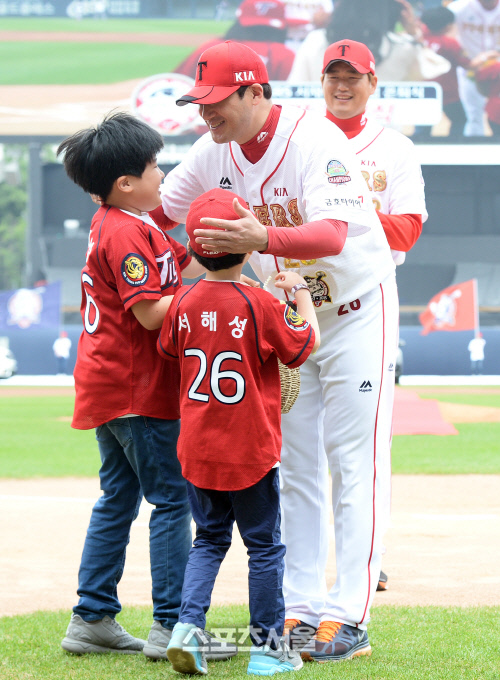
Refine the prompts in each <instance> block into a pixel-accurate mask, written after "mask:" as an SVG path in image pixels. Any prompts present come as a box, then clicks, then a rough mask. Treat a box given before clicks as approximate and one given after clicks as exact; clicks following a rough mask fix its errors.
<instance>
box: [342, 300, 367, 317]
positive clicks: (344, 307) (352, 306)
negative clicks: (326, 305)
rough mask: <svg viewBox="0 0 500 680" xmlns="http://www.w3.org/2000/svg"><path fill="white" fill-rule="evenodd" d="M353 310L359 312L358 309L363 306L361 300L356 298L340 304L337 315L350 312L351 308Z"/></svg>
mask: <svg viewBox="0 0 500 680" xmlns="http://www.w3.org/2000/svg"><path fill="white" fill-rule="evenodd" d="M348 307H349V308H350V310H352V311H353V312H357V311H358V309H360V307H361V302H360V301H359V300H354V301H353V302H349V304H348V305H340V307H339V308H338V311H337V316H344V314H349V311H350V310H349V309H348Z"/></svg>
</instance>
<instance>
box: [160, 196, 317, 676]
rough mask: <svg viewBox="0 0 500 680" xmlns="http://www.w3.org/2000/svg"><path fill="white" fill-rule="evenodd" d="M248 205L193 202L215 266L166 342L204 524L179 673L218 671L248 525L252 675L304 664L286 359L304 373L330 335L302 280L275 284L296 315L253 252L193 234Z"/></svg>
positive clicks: (183, 296) (170, 324) (196, 252)
mask: <svg viewBox="0 0 500 680" xmlns="http://www.w3.org/2000/svg"><path fill="white" fill-rule="evenodd" d="M237 202H239V203H240V204H241V205H242V206H245V205H246V203H245V201H244V200H243V199H242V198H240V197H239V196H236V195H235V194H233V193H232V192H230V191H228V190H223V189H213V190H211V191H208V192H206V193H204V194H202V195H201V196H199V198H197V199H196V200H195V201H193V203H192V204H191V208H190V210H189V213H188V215H187V220H186V231H187V233H188V236H189V238H190V248H191V253H192V254H193V256H194V258H195V259H196V260H198V262H200V263H201V264H203V265H204V267H205V268H206V269H208V270H209V271H208V273H207V277H206V279H204V280H201V281H198V282H197V283H195V284H194V285H192V286H189V287H186V288H182V289H181V290H180V291H178V292H177V293H176V294H175V296H174V299H173V302H172V305H171V307H170V309H169V312H168V314H167V316H166V317H165V321H164V323H163V327H162V330H161V333H160V338H159V340H158V351H159V352H160V354H161V355H162V356H163V357H165V358H174V359H178V360H179V365H180V370H181V390H180V392H181V418H182V426H181V434H180V437H179V443H178V455H179V460H180V461H181V465H182V472H183V474H184V476H185V477H186V479H187V480H188V496H189V502H190V504H191V511H192V513H193V519H194V521H195V523H196V527H197V529H196V538H195V541H194V546H193V548H192V550H191V552H190V555H189V560H188V564H187V567H186V574H185V580H184V589H183V594H182V606H181V611H180V614H179V623H177V624H176V626H175V628H174V632H173V634H172V639H171V641H170V644H169V646H168V648H167V657H168V659H169V660H170V661H171V662H172V665H173V668H174V670H177V671H179V672H183V673H198V674H205V673H206V672H207V665H206V663H205V659H204V655H203V652H202V650H200V649H199V631H200V629H203V628H204V626H205V614H206V612H207V610H208V608H209V606H210V598H211V593H212V589H213V585H214V583H215V578H216V576H217V573H218V570H219V567H220V564H221V562H222V560H223V559H224V556H225V554H226V552H227V550H228V548H229V546H230V544H231V533H232V528H233V523H234V521H236V523H237V525H238V528H239V531H240V534H241V536H242V539H243V542H244V543H245V546H246V547H247V550H248V554H249V599H250V637H251V639H252V649H251V653H250V663H249V666H248V673H249V674H255V675H271V674H273V673H274V672H285V671H294V670H299V668H301V667H302V661H301V659H300V656H299V654H298V653H297V652H293V651H291V650H290V649H289V648H288V647H287V646H286V645H285V644H284V641H283V640H282V633H283V625H284V613H285V611H284V600H283V594H282V580H283V570H284V561H283V558H284V554H285V547H284V545H283V544H282V543H281V537H280V504H279V471H278V466H279V462H280V453H281V429H280V407H281V391H280V379H279V371H278V361H277V357H279V358H280V360H281V361H282V362H283V363H284V364H285V365H287V366H289V367H291V368H292V367H296V366H300V365H301V364H302V363H303V362H304V361H305V360H306V358H307V357H308V356H309V354H310V353H311V352H312V351H315V350H316V349H317V347H318V346H319V329H318V325H317V320H316V313H315V311H314V306H313V303H312V300H311V295H310V293H309V290H308V288H307V284H306V282H305V280H304V279H303V278H302V277H301V276H300V275H298V274H297V273H295V272H284V273H280V274H278V275H277V277H276V282H275V285H276V286H278V287H279V288H282V289H284V290H285V291H286V292H287V293H290V294H291V296H292V297H294V296H296V302H297V310H298V311H297V312H296V311H295V310H294V308H293V307H292V306H290V305H283V303H281V302H280V301H278V300H277V299H275V298H274V297H273V296H272V295H271V294H270V293H268V292H267V291H263V290H261V289H259V288H253V287H250V286H247V285H245V284H244V283H241V282H240V274H241V270H242V267H243V264H244V262H245V261H246V260H247V259H248V257H249V256H248V255H238V254H228V253H224V252H213V251H206V250H205V249H204V248H203V246H202V245H200V244H197V243H196V241H195V238H194V236H193V231H194V229H198V228H200V226H202V224H201V222H200V220H201V219H202V218H207V217H208V218H215V219H236V217H237V213H236V210H235V207H234V206H235V205H236V203H237Z"/></svg>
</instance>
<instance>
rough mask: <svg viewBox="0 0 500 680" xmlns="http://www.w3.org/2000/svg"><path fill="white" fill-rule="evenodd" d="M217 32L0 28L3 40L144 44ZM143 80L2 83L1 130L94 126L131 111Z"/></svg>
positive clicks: (188, 41)
mask: <svg viewBox="0 0 500 680" xmlns="http://www.w3.org/2000/svg"><path fill="white" fill-rule="evenodd" d="M212 37H213V36H212V35H209V34H207V33H85V32H81V33H78V32H75V33H61V32H35V31H0V41H3V42H5V41H10V42H23V41H30V42H35V41H43V42H68V43H71V42H113V43H144V44H153V45H182V46H192V47H193V49H194V48H196V47H198V46H199V45H201V44H202V43H204V42H206V41H207V40H210V39H211V38H212ZM160 72H161V69H160ZM150 75H154V73H151V74H150ZM144 79H145V78H139V79H136V80H126V81H123V82H119V83H111V84H104V85H0V135H61V136H66V135H70V134H73V133H74V132H77V131H78V130H81V129H83V128H85V127H89V126H91V125H95V124H96V123H98V122H99V121H100V120H101V119H102V118H103V117H104V116H105V115H106V114H107V113H109V112H110V111H112V110H117V111H130V109H131V104H130V99H131V96H132V92H133V91H134V90H135V88H136V87H137V85H139V83H141V82H142V81H143V80H144Z"/></svg>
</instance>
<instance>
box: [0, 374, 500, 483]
mask: <svg viewBox="0 0 500 680" xmlns="http://www.w3.org/2000/svg"><path fill="white" fill-rule="evenodd" d="M1 389H2V390H9V389H10V388H9V387H8V386H6V387H2V388H1ZM482 391H486V392H487V393H486V394H470V395H469V394H457V393H454V392H453V391H452V392H450V393H442V394H439V395H436V394H434V393H429V394H428V397H429V398H431V397H432V398H439V399H440V400H441V401H448V402H449V401H452V400H454V401H456V402H457V403H471V404H472V405H482V406H493V407H496V408H500V394H495V392H498V390H497V389H495V388H491V389H490V390H482ZM422 394H424V390H423V389H422ZM453 398H454V399H453ZM72 411H73V398H72V397H60V396H54V397H46V398H44V399H39V398H37V397H16V396H13V397H11V398H8V399H6V398H3V399H0V429H1V432H2V438H1V440H0V477H9V478H30V477H64V476H89V477H90V476H94V475H97V473H98V470H99V456H98V452H97V444H96V443H95V440H94V432H93V430H87V431H81V430H73V429H72V428H71V426H70V422H69V421H70V419H71V414H72ZM456 427H457V430H458V431H459V434H458V435H455V436H448V437H437V436H429V435H412V436H405V435H402V436H396V437H394V440H393V446H392V468H393V472H394V473H395V474H500V423H464V424H459V425H457V426H456Z"/></svg>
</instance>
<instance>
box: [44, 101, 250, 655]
mask: <svg viewBox="0 0 500 680" xmlns="http://www.w3.org/2000/svg"><path fill="white" fill-rule="evenodd" d="M162 147H163V140H162V138H161V135H159V134H158V133H157V132H155V131H154V130H153V129H152V128H150V127H149V126H148V125H146V124H145V123H142V122H141V121H139V120H137V119H136V118H134V117H133V116H131V115H129V114H125V113H118V114H115V115H112V116H109V117H108V118H106V119H105V120H104V121H103V122H102V123H101V124H100V125H98V126H97V127H96V128H91V129H88V130H82V131H80V132H77V133H76V134H74V135H73V136H72V137H69V138H68V139H66V140H65V141H64V142H63V143H62V144H61V145H60V146H59V149H58V153H62V152H64V166H65V169H66V172H67V173H68V175H69V177H70V178H71V179H72V180H73V181H74V182H75V183H76V184H78V185H79V186H80V187H82V188H83V189H84V190H85V191H87V192H89V193H91V194H96V195H98V196H99V197H100V198H101V199H102V201H103V204H102V206H101V207H100V208H99V210H98V211H97V212H96V214H95V216H94V218H93V220H92V225H91V229H90V234H89V246H88V250H87V257H86V264H85V267H84V268H83V270H82V306H81V313H82V319H83V324H84V330H83V332H82V335H81V337H80V340H79V343H78V354H77V361H76V367H75V387H76V401H75V411H74V415H73V422H72V426H73V427H75V428H77V429H83V430H85V429H90V428H96V439H97V441H98V445H99V452H100V456H101V461H102V466H101V469H100V471H99V477H100V484H101V489H102V491H103V495H102V496H101V498H100V499H99V500H98V501H97V503H96V505H95V506H94V509H93V511H92V516H91V519H90V524H89V528H88V532H87V537H86V540H85V546H84V549H83V555H82V561H81V564H80V571H79V584H78V595H79V596H80V599H79V602H78V604H77V605H76V606H75V607H74V609H73V614H72V617H71V621H70V623H69V626H68V630H67V632H66V637H65V638H64V640H63V641H62V647H63V649H65V650H66V651H68V652H72V653H74V654H85V653H89V652H103V653H104V652H116V653H126V654H134V653H135V654H136V653H140V652H141V651H144V653H145V654H146V656H149V657H152V658H166V657H165V651H166V647H167V644H168V641H169V639H170V635H171V630H172V628H173V627H174V624H175V623H176V622H177V619H178V613H179V608H180V603H181V590H182V583H183V577H184V569H185V565H186V562H187V557H188V553H189V549H190V547H191V530H190V521H191V514H190V510H189V503H188V498H187V493H186V484H185V481H184V479H183V477H182V473H181V468H180V464H179V461H178V459H177V454H176V443H177V437H178V433H179V371H178V366H177V365H176V364H173V363H172V364H167V363H166V362H162V361H159V360H158V354H157V352H156V340H157V337H158V332H152V331H153V329H157V328H159V327H160V326H161V323H162V321H163V317H164V315H165V313H166V311H167V309H168V306H169V304H170V302H171V300H172V297H171V296H172V295H173V293H175V291H176V290H177V289H178V288H180V286H181V284H182V278H181V270H182V271H183V273H184V274H185V275H187V276H198V275H199V274H201V273H202V271H204V270H203V268H202V267H201V266H200V265H199V264H198V263H197V262H194V261H191V258H190V257H189V256H188V254H187V252H186V249H185V248H184V247H183V246H181V245H180V244H179V243H176V242H175V241H174V240H173V239H171V238H170V237H169V236H168V235H167V234H166V233H165V232H164V231H163V230H162V229H161V228H159V227H158V226H157V224H156V223H155V222H154V221H153V219H152V218H151V217H150V216H149V214H148V211H151V210H154V209H155V208H157V207H158V206H159V205H160V202H161V198H160V194H159V188H160V183H161V180H162V179H163V176H164V174H163V172H162V171H161V170H160V168H159V167H158V164H157V162H156V155H157V153H158V152H159V151H160V150H161V148H162ZM159 394H161V397H159V396H158V395H159ZM143 495H144V496H145V498H146V499H147V500H148V502H149V503H151V504H152V505H154V506H155V507H154V509H153V511H152V513H151V521H150V525H149V527H150V557H151V576H152V585H153V589H152V595H153V605H154V608H153V617H154V622H153V626H152V628H151V631H150V634H149V638H148V641H147V642H146V643H145V641H144V640H140V639H138V638H134V637H133V636H131V635H129V634H128V633H127V631H125V630H124V629H123V628H122V627H121V626H120V625H119V624H118V623H117V622H116V621H115V616H116V614H118V613H119V612H120V610H121V605H120V602H119V600H118V595H117V585H118V583H119V581H120V579H121V576H122V572H123V567H124V562H125V550H126V547H127V544H128V541H129V535H130V527H131V524H132V522H133V520H134V519H135V518H136V517H137V513H138V511H139V506H140V503H141V500H142V496H143ZM143 648H144V649H143ZM233 648H234V649H233V650H232V654H235V653H236V647H235V646H234V645H233ZM232 654H229V655H232ZM223 656H224V655H223ZM226 656H227V655H226ZM210 658H214V657H213V656H211V657H210Z"/></svg>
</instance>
